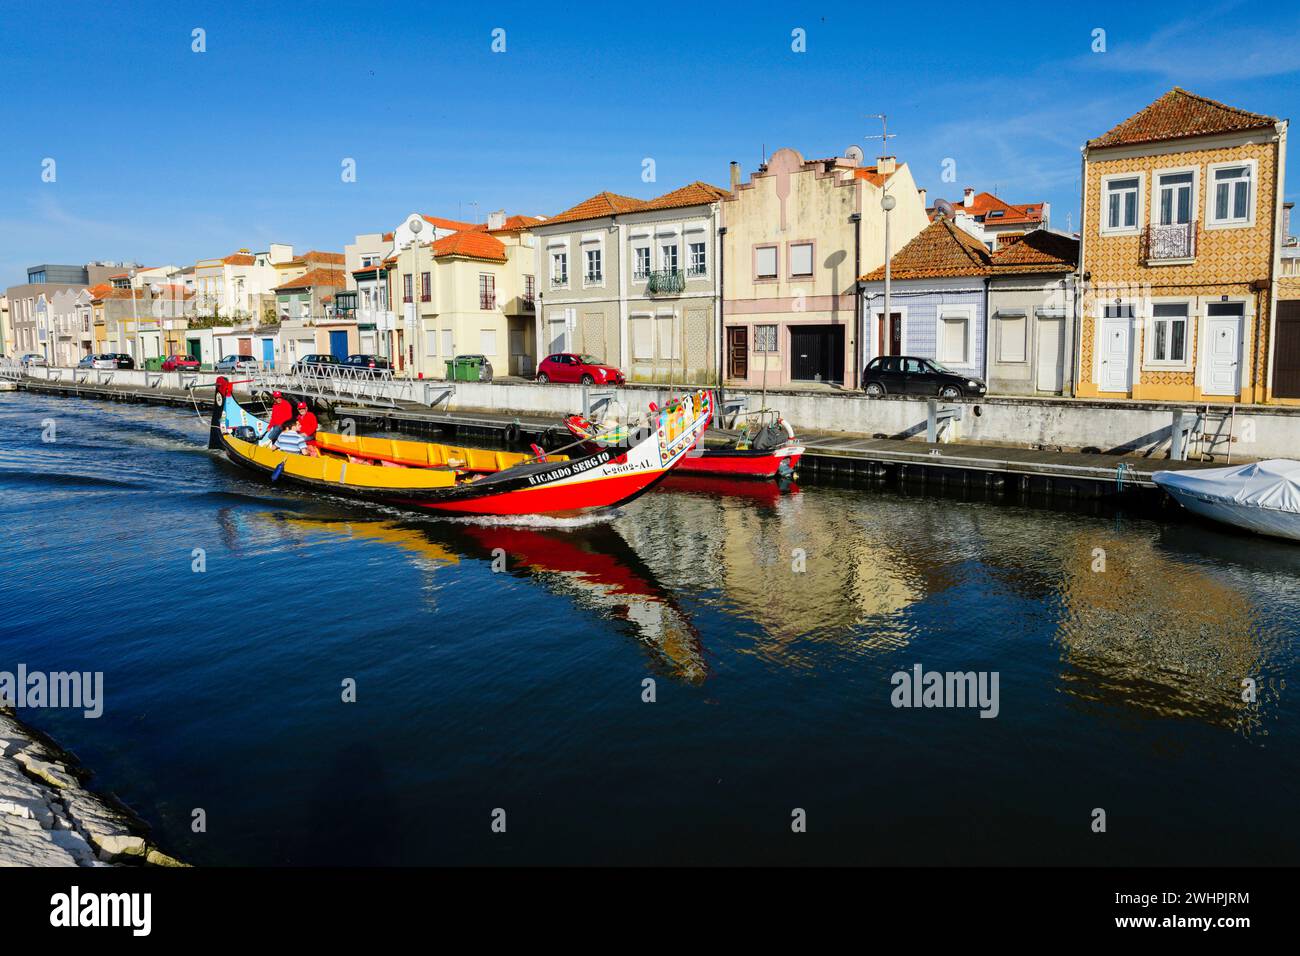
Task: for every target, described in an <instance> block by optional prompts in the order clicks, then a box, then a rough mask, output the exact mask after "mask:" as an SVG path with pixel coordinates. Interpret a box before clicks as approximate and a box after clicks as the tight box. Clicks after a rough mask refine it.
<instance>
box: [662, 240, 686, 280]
mask: <svg viewBox="0 0 1300 956" xmlns="http://www.w3.org/2000/svg"><path fill="white" fill-rule="evenodd" d="M669 249H672V250H673V258H674V259H675V260H676V262H675V264H674V265H672V266H670V265H669V264H668V255H667V253H668V250H669ZM673 268H675V269H676V270H677V271H678V272H682V271H683V270H682V243H681V239H680V238H679V237H678V236H675V235H674V236H665V237H664V238H662V239H660V240H659V271H660V272H668V271H669V270H670V269H673Z"/></svg>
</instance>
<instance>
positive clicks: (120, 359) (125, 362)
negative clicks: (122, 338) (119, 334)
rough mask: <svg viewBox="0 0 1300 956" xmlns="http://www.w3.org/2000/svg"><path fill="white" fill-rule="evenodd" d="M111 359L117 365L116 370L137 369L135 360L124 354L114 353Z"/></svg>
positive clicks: (110, 356)
mask: <svg viewBox="0 0 1300 956" xmlns="http://www.w3.org/2000/svg"><path fill="white" fill-rule="evenodd" d="M109 358H111V359H112V360H113V361H114V362H115V363H116V364H115V365H114V366H113V367H114V368H135V359H133V358H131V356H129V355H127V354H125V353H123V352H113V353H112V354H111V355H109Z"/></svg>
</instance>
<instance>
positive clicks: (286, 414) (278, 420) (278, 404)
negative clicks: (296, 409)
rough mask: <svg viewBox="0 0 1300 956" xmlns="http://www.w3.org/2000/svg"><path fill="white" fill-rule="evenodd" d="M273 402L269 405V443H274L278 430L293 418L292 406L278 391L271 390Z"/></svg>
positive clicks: (281, 429)
mask: <svg viewBox="0 0 1300 956" xmlns="http://www.w3.org/2000/svg"><path fill="white" fill-rule="evenodd" d="M271 394H272V396H273V397H274V398H275V402H274V403H273V404H272V405H271V430H270V431H269V432H267V438H269V439H270V444H272V445H274V444H275V440H276V439H277V438H279V437H280V432H282V431H284V427H285V426H286V425H288V424H289V422H290V421H292V419H293V406H292V405H290V404H289V402H288V400H287V399H286V398H285V397H284V396H283V395H281V394H280V393H279V392H272V393H271Z"/></svg>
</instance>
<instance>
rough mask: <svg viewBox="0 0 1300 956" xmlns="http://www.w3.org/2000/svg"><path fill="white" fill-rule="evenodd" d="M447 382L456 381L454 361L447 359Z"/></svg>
mask: <svg viewBox="0 0 1300 956" xmlns="http://www.w3.org/2000/svg"><path fill="white" fill-rule="evenodd" d="M446 361H447V381H449V382H454V381H456V360H455V359H447V360H446Z"/></svg>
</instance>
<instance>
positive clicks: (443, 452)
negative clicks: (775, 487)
mask: <svg viewBox="0 0 1300 956" xmlns="http://www.w3.org/2000/svg"><path fill="white" fill-rule="evenodd" d="M216 388H217V391H216V396H215V399H214V402H213V409H212V429H211V435H210V438H209V446H210V447H211V448H214V449H217V450H220V451H223V452H224V453H225V454H226V457H227V458H229V459H230V460H231V461H232V462H234V463H235V464H236V465H239V466H241V467H243V468H246V469H248V470H249V471H251V472H253V473H255V474H258V475H261V476H263V477H266V478H269V479H270V480H272V481H280V482H286V483H288V484H291V485H294V486H297V487H299V488H304V489H306V490H309V491H318V492H322V493H324V494H329V495H335V496H340V495H341V496H344V497H350V498H359V499H362V500H366V501H374V502H379V503H382V504H388V505H397V506H400V507H404V508H410V509H413V510H418V511H437V512H444V513H449V514H460V515H534V514H545V515H561V516H564V515H575V514H581V513H583V512H588V511H594V510H597V509H601V508H612V507H616V506H618V505H623V504H627V503H628V502H630V501H632V500H633V499H635V498H637V497H638V496H640V495H642V494H644V493H645V492H646V491H648V490H649V489H650V488H651V487H653V486H654V485H655V484H656V483H657V482H658V481H660V480H661V479H662V478H663V477H664V476H665V475H667V474H668V472H669V471H670V470H671V469H672V468H673V467H675V466H676V465H677V464H678V463H679V462H680V461H681V460H682V458H683V457H684V456H685V455H686V453H687V452H689V451H690V450H691V449H692V448H694V447H695V444H696V443H697V442H698V441H699V440H700V438H701V436H703V434H704V431H705V429H706V428H708V426H709V421H710V420H711V418H712V415H713V404H712V398H711V395H710V393H709V392H707V391H699V392H695V393H693V394H690V395H685V396H682V397H680V398H676V399H674V400H673V401H671V402H669V403H668V404H666V405H665V406H664V407H663V408H662V409H658V410H656V412H655V413H654V414H653V415H652V417H651V420H650V422H649V423H648V427H646V428H643V429H641V430H639V431H638V432H637V433H636V434H635V435H634V436H632V437H633V439H634V440H633V441H631V442H629V443H628V445H627V447H622V448H604V449H601V450H599V451H598V452H596V453H595V454H591V455H586V456H583V457H576V458H568V457H565V456H559V455H545V454H539V455H534V456H528V455H522V454H518V453H512V452H501V451H489V450H486V449H477V448H461V447H457V446H451V445H442V444H435V443H431V442H418V441H403V440H397V439H388V438H371V437H356V436H350V435H341V434H335V433H329V432H318V433H317V435H316V437H315V439H314V440H313V441H312V442H311V443H310V445H311V446H312V447H313V448H314V449H315V450H316V451H317V452H318V454H315V455H303V454H298V453H296V452H291V451H283V450H281V449H278V448H275V447H272V446H271V445H270V444H269V443H268V442H267V430H268V426H267V423H266V422H265V421H263V420H262V419H260V418H258V417H257V416H255V415H252V414H251V413H250V412H249V411H248V410H247V409H245V408H244V407H242V406H241V405H240V404H239V403H238V402H237V401H236V400H235V398H234V396H233V395H232V394H231V386H230V382H229V380H227V379H225V378H219V379H217V386H216Z"/></svg>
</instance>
